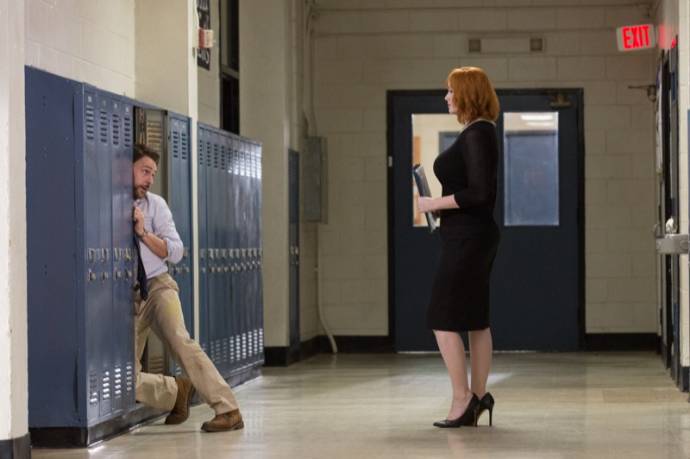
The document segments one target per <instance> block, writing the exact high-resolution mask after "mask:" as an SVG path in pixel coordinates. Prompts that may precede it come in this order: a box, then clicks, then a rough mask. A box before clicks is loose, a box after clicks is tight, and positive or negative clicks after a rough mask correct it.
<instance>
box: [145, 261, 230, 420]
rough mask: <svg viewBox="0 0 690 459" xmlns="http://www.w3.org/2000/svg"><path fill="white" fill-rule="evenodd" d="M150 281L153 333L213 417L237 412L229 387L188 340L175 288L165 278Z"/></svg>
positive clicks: (196, 344)
mask: <svg viewBox="0 0 690 459" xmlns="http://www.w3.org/2000/svg"><path fill="white" fill-rule="evenodd" d="M151 281H152V282H150V284H152V285H151V287H152V288H151V294H150V296H149V300H148V302H147V303H149V305H150V308H151V327H152V328H153V331H154V332H155V333H156V334H157V335H158V336H159V337H160V338H161V339H162V340H163V341H164V342H165V343H166V344H167V345H168V348H169V349H170V350H171V351H172V352H173V354H174V356H175V358H176V360H177V361H178V363H179V364H180V366H181V367H182V368H183V369H184V371H185V373H186V374H187V376H188V377H189V379H190V380H191V381H192V384H193V385H194V387H195V388H196V390H197V391H198V392H199V395H201V397H202V399H203V400H204V401H205V402H206V403H208V404H209V405H210V406H211V408H213V410H214V411H215V412H216V414H224V413H229V412H231V411H234V410H237V409H238V405H237V400H236V399H235V396H234V394H233V393H232V390H231V389H230V386H228V384H227V383H226V382H225V380H224V379H223V377H222V376H221V375H220V373H219V372H218V370H217V369H216V367H215V366H214V365H213V362H211V359H209V358H208V356H207V355H206V353H204V351H203V349H201V347H200V346H199V344H198V343H197V342H196V341H194V340H193V339H191V338H190V337H189V333H188V332H187V329H186V328H185V324H184V319H183V316H182V306H181V304H180V299H179V296H178V294H177V292H178V287H177V284H176V283H175V281H174V280H173V279H172V278H171V277H170V276H169V275H167V274H162V275H160V276H158V277H156V278H154V279H152V280H151ZM171 379H172V378H171Z"/></svg>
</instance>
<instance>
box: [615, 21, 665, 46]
mask: <svg viewBox="0 0 690 459" xmlns="http://www.w3.org/2000/svg"><path fill="white" fill-rule="evenodd" d="M616 35H617V36H618V50H619V51H634V50H636V49H649V48H654V47H655V46H656V33H655V31H654V24H640V25H630V26H623V27H619V28H618V29H616Z"/></svg>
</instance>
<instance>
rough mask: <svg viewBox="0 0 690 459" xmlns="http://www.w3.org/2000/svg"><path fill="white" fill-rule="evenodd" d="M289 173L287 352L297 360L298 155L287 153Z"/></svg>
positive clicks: (298, 337) (298, 329) (298, 342)
mask: <svg viewBox="0 0 690 459" xmlns="http://www.w3.org/2000/svg"><path fill="white" fill-rule="evenodd" d="M288 169H289V170H288V173H289V190H288V195H289V196H288V201H289V214H290V220H289V235H288V237H289V244H290V247H289V253H290V256H289V264H290V345H289V352H290V354H291V355H292V354H294V358H295V359H296V360H298V359H299V349H300V324H299V153H297V152H296V151H293V150H289V151H288Z"/></svg>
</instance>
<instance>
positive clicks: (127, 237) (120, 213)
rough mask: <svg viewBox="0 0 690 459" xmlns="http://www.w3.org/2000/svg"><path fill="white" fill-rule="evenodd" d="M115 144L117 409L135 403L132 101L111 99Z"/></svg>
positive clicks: (114, 349) (114, 382)
mask: <svg viewBox="0 0 690 459" xmlns="http://www.w3.org/2000/svg"><path fill="white" fill-rule="evenodd" d="M110 104H111V111H110V121H111V130H110V142H111V146H112V156H111V158H112V195H111V200H112V209H113V212H112V234H113V242H112V245H113V247H112V262H113V272H112V277H111V279H112V281H113V309H112V317H113V322H112V325H111V326H112V330H113V341H112V342H111V346H112V353H113V358H114V362H113V369H112V375H111V377H112V385H113V387H112V394H113V411H118V412H122V411H126V410H128V409H129V408H130V407H132V406H134V390H133V389H134V387H133V386H134V365H133V361H134V360H133V356H134V337H133V330H134V318H133V315H132V290H131V282H132V274H131V273H132V272H133V266H132V265H133V263H132V259H133V257H132V254H133V245H132V236H133V235H132V219H131V215H132V132H133V125H132V110H133V107H132V105H131V104H129V103H126V102H124V101H122V100H111V101H110Z"/></svg>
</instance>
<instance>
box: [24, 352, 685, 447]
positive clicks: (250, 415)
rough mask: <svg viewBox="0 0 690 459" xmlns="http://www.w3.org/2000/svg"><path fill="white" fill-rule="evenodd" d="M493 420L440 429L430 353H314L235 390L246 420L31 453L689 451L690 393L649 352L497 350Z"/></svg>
mask: <svg viewBox="0 0 690 459" xmlns="http://www.w3.org/2000/svg"><path fill="white" fill-rule="evenodd" d="M490 390H491V392H492V393H493V394H494V396H495V397H496V408H495V411H494V427H492V428H489V427H488V426H487V425H486V424H487V423H488V417H487V418H482V420H481V422H480V424H481V425H480V427H479V428H471V427H464V428H461V429H437V428H435V427H432V425H431V424H432V421H434V420H437V419H441V418H443V417H445V414H446V413H447V408H448V404H449V394H450V392H449V383H448V379H447V376H446V374H445V369H444V367H443V364H442V362H441V358H440V356H438V355H338V356H336V357H334V356H330V355H321V356H317V357H315V358H312V359H310V360H307V361H304V362H301V363H299V364H296V365H293V366H291V367H289V368H267V369H264V374H263V376H262V377H261V378H259V379H257V380H254V381H252V382H249V383H247V384H245V385H243V386H241V387H239V388H238V389H237V397H238V400H239V402H240V403H241V406H242V411H243V414H244V418H245V424H246V427H245V429H244V430H242V431H238V432H230V433H220V434H218V433H216V434H205V433H201V432H200V431H199V426H200V425H201V423H202V422H203V421H205V420H207V419H208V418H210V417H211V415H212V411H211V410H210V409H209V408H208V407H206V406H198V407H196V408H194V409H193V412H192V416H191V417H190V419H189V420H188V421H187V422H186V423H185V424H182V425H180V426H175V427H168V426H165V425H164V424H162V421H158V422H157V423H155V424H153V425H150V426H147V427H142V428H139V429H137V430H135V431H133V432H132V433H130V434H127V435H123V436H120V437H118V438H115V439H113V440H110V441H107V442H104V443H102V444H100V445H97V446H95V447H92V448H90V449H82V450H46V449H35V450H34V451H33V457H34V458H55V459H57V458H87V457H88V458H128V459H129V458H133V459H134V458H142V459H157V458H163V459H173V458H185V459H188V458H243V459H245V458H247V459H250V458H319V459H328V458H355V459H369V458H451V457H457V458H461V457H462V458H511V459H512V458H530V459H534V458H584V457H591V458H686V457H690V404H688V401H687V394H683V393H681V392H679V391H678V390H677V389H676V388H675V386H674V385H673V383H672V380H671V378H670V377H669V376H668V375H667V374H666V371H665V370H664V369H663V368H662V365H661V361H660V358H659V357H658V356H656V355H654V354H651V353H649V354H648V353H603V354H596V353H587V354H584V353H583V354H498V355H496V356H495V360H494V372H493V374H492V376H491V378H490Z"/></svg>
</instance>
